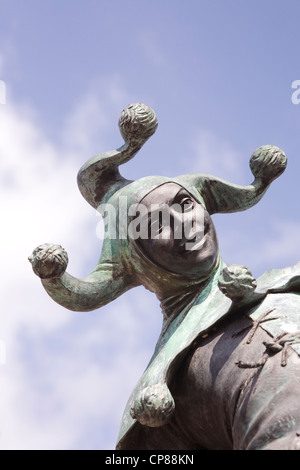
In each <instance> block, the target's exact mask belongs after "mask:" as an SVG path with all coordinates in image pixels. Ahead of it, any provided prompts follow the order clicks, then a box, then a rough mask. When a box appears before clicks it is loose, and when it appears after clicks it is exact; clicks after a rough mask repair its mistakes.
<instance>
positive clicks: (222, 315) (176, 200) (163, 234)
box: [30, 103, 300, 450]
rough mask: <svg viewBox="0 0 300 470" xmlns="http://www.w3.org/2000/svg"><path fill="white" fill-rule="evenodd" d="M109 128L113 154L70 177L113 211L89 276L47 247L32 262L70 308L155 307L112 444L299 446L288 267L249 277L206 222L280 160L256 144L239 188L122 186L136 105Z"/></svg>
mask: <svg viewBox="0 0 300 470" xmlns="http://www.w3.org/2000/svg"><path fill="white" fill-rule="evenodd" d="M119 126H120V130H121V134H122V136H123V138H124V140H125V143H124V145H123V146H122V147H121V148H119V149H117V150H115V151H111V152H106V153H103V154H100V155H97V156H95V157H94V158H92V159H91V160H89V161H88V162H87V163H86V164H85V165H83V167H82V168H81V169H80V171H79V174H78V185H79V189H80V191H81V193H82V195H83V196H84V198H85V199H86V200H87V201H88V202H89V203H90V204H91V205H92V206H93V207H94V208H97V209H99V210H100V211H102V213H103V215H105V212H106V210H107V209H109V208H113V217H110V218H106V217H105V223H106V237H105V239H104V242H103V247H102V252H101V256H100V259H99V262H98V264H97V265H96V267H95V269H94V270H93V272H92V273H91V274H90V275H89V276H88V277H87V278H85V279H82V280H80V279H76V278H74V277H73V276H71V275H70V274H68V273H67V272H66V268H67V263H68V257H67V254H66V252H65V250H64V249H63V248H62V247H60V246H58V245H50V244H46V245H41V246H40V247H38V248H37V249H36V250H34V252H33V254H32V255H31V257H30V261H31V263H32V267H33V270H34V272H35V273H36V274H37V275H38V276H39V277H40V278H41V279H42V283H43V286H44V288H45V289H46V291H47V292H48V294H49V295H50V296H51V297H52V298H53V299H54V300H55V301H56V302H58V303H59V304H61V305H62V306H64V307H66V308H68V309H71V310H75V311H76V310H77V311H88V310H93V309H97V308H99V307H101V306H103V305H105V304H106V303H108V302H110V301H112V300H113V299H115V298H116V297H118V296H119V295H121V294H122V293H124V292H126V291H127V290H128V289H131V288H133V287H135V286H138V285H144V286H145V287H146V288H147V289H149V290H151V291H152V292H154V293H155V294H156V295H157V297H158V299H159V300H160V302H161V309H162V313H163V326H162V332H161V335H160V337H159V339H158V341H157V345H156V348H155V351H154V354H153V356H152V358H151V360H150V362H149V365H148V367H147V368H146V370H145V372H144V374H143V376H142V377H141V379H140V381H139V382H138V384H137V386H136V388H135V390H134V391H133V393H132V396H131V397H130V399H129V401H128V405H127V407H126V409H125V412H124V416H123V420H122V423H121V429H120V435H119V439H118V443H117V449H157V450H163V449H232V450H234V449H241V450H242V449H296V448H298V447H299V445H300V444H299V437H298V436H299V430H300V410H299V406H298V401H299V400H298V397H299V391H300V359H299V356H298V355H300V347H299V346H300V334H299V330H300V318H299V317H300V315H299V314H300V297H299V292H300V263H298V264H295V265H294V266H292V267H290V268H286V269H284V270H272V271H268V272H267V273H265V274H264V275H263V276H261V277H260V278H259V279H257V280H256V279H254V278H253V276H252V274H251V272H250V271H249V270H248V268H247V267H245V266H237V265H230V266H226V265H225V263H224V262H223V260H222V258H221V256H220V253H219V248H218V241H217V236H216V231H215V228H214V225H213V222H212V219H211V217H210V216H211V215H212V214H214V213H218V212H219V213H221V212H223V213H228V212H235V211H241V210H245V209H248V208H250V207H252V206H253V205H254V204H256V203H257V202H258V201H259V200H260V199H261V198H262V197H263V195H264V194H265V192H266V190H267V189H268V187H269V185H270V183H271V182H272V181H273V180H275V179H276V178H277V177H278V176H280V174H282V172H283V171H284V170H285V167H286V156H285V154H284V152H283V151H282V150H280V149H279V148H278V147H275V146H271V145H266V146H262V147H259V148H258V149H257V150H256V151H255V152H254V153H253V155H252V156H251V159H250V168H251V171H252V173H253V176H254V181H253V182H252V184H250V185H249V186H245V187H244V186H238V185H235V184H231V183H229V182H227V181H224V180H222V179H220V178H217V177H214V176H211V175H204V174H191V175H183V176H179V177H177V178H172V179H170V178H166V177H159V176H152V177H145V178H141V179H139V180H137V181H129V180H127V179H125V178H123V177H122V176H121V175H120V173H119V166H120V165H121V164H123V163H126V162H127V161H128V160H130V159H131V158H133V157H134V156H135V155H136V153H137V152H138V151H139V150H140V149H141V147H142V146H143V145H144V143H145V142H146V141H147V140H148V138H149V137H150V136H151V135H152V134H153V133H154V132H155V130H156V128H157V119H156V116H155V113H154V111H153V110H152V109H151V108H149V107H148V106H146V105H143V104H141V103H136V104H134V105H130V106H128V107H127V108H125V109H124V111H123V112H122V114H121V118H120V121H119ZM133 209H134V210H133ZM154 215H155V217H154ZM166 221H167V222H166ZM133 234H135V236H133ZM136 235H137V236H136Z"/></svg>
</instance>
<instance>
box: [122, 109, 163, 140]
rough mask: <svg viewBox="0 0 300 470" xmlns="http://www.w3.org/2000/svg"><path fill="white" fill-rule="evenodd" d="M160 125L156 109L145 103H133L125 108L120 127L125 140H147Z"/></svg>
mask: <svg viewBox="0 0 300 470" xmlns="http://www.w3.org/2000/svg"><path fill="white" fill-rule="evenodd" d="M157 126H158V121H157V117H156V114H155V111H154V110H153V109H152V108H150V106H147V105H146V104H143V103H133V104H130V105H128V106H127V107H126V108H125V109H123V111H122V113H121V116H120V119H119V128H120V132H121V134H122V136H123V138H124V140H125V141H128V140H130V139H139V140H147V139H149V137H151V135H153V134H154V132H155V131H156V129H157Z"/></svg>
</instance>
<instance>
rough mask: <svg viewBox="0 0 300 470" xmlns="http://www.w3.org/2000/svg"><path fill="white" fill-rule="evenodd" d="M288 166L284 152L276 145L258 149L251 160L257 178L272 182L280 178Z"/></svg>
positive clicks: (251, 166)
mask: <svg viewBox="0 0 300 470" xmlns="http://www.w3.org/2000/svg"><path fill="white" fill-rule="evenodd" d="M286 165H287V158H286V155H285V153H284V151H283V150H281V149H280V148H278V147H276V146H275V145H263V146H261V147H259V148H257V149H256V150H255V151H254V152H253V154H252V156H251V158H250V168H251V171H252V173H253V175H254V176H255V178H260V179H262V180H265V181H267V182H270V183H271V182H272V181H273V180H274V179H276V178H277V177H278V176H280V175H281V174H282V173H283V172H284V170H285V168H286Z"/></svg>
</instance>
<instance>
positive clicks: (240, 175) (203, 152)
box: [189, 129, 249, 184]
mask: <svg viewBox="0 0 300 470" xmlns="http://www.w3.org/2000/svg"><path fill="white" fill-rule="evenodd" d="M190 147H191V153H192V154H193V155H195V157H194V160H193V161H192V162H191V163H189V165H190V164H191V165H192V167H191V168H190V170H189V171H190V172H191V173H195V172H197V173H207V174H214V175H216V176H218V177H220V178H222V179H229V180H231V181H232V179H233V176H234V181H232V182H233V183H237V184H243V182H244V181H245V174H247V167H246V166H245V158H244V157H242V156H241V154H240V152H239V151H238V150H236V149H235V148H233V147H232V145H231V144H230V143H228V142H226V141H222V140H221V139H220V138H219V137H218V136H216V135H215V134H214V132H213V131H211V130H208V129H199V130H198V131H197V132H195V134H194V136H193V138H192V139H191V144H190ZM248 183H249V182H248ZM248 183H247V184H248Z"/></svg>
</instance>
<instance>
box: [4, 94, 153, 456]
mask: <svg viewBox="0 0 300 470" xmlns="http://www.w3.org/2000/svg"><path fill="white" fill-rule="evenodd" d="M116 88H117V87H114V89H115V91H114V92H113V91H112V88H111V91H112V98H111V99H112V102H113V100H114V96H116V94H117V95H118V92H117V90H116ZM119 93H122V90H120V92H119ZM97 100H99V96H94V99H93V96H92V94H89V95H88V100H84V103H83V104H82V102H80V103H79V104H78V109H77V110H76V112H75V114H74V115H73V117H72V118H71V119H70V120H69V121H68V126H67V130H66V135H68V138H69V140H68V139H66V140H65V142H64V147H63V148H59V147H58V146H55V145H54V144H53V143H51V142H49V141H48V140H47V138H46V137H45V135H43V133H42V132H41V130H40V129H39V126H38V124H37V122H36V121H35V119H34V113H33V112H32V110H30V109H28V108H27V109H26V107H23V108H21V107H18V106H16V105H15V104H7V105H5V106H2V107H0V129H1V135H0V165H1V166H0V208H1V247H2V248H1V251H2V253H1V271H2V275H1V283H0V298H1V318H0V341H1V344H2V345H3V342H4V343H5V347H6V364H5V365H1V364H0V389H1V398H0V416H1V419H0V448H2V449H46V448H49V449H55V448H58V449H69V448H77V447H81V446H84V444H83V442H84V436H85V435H88V433H89V432H90V430H91V429H92V428H93V426H96V427H97V432H99V438H98V439H96V437H94V441H93V443H94V445H95V446H96V448H100V449H101V448H102V449H105V448H108V447H110V448H113V447H114V444H115V439H116V437H117V432H118V427H119V422H120V419H121V413H122V409H123V407H124V406H125V402H126V399H127V397H128V396H129V393H130V392H131V389H132V387H133V385H134V383H135V382H136V381H137V379H138V377H139V375H140V373H141V372H142V370H143V368H144V367H145V366H146V364H147V360H148V359H149V358H150V355H151V353H152V350H153V347H154V344H152V343H151V341H152V339H150V341H149V342H148V343H147V341H145V338H144V337H143V335H142V330H143V329H144V328H145V321H146V322H147V321H148V319H149V318H150V316H151V315H152V313H153V311H155V309H156V310H157V304H156V301H155V300H154V299H153V297H152V296H151V299H153V300H150V299H149V302H148V303H147V306H146V308H145V304H144V302H143V305H141V303H142V300H141V301H139V300H138V298H139V296H140V294H139V291H137V292H136V293H135V294H134V296H135V297H134V299H135V300H134V302H135V305H136V306H138V305H139V304H140V307H141V310H143V312H142V316H141V315H137V314H134V313H133V311H132V307H131V305H130V304H129V302H128V300H127V299H128V298H129V297H128V296H130V293H129V294H127V296H126V295H125V296H123V297H122V298H120V299H118V300H117V301H116V302H115V303H113V304H112V305H111V306H107V307H105V308H103V310H101V311H99V312H92V313H89V314H83V313H74V312H69V311H68V310H66V309H64V308H62V307H60V306H58V305H56V304H55V303H54V302H53V301H52V300H51V299H50V297H48V295H47V294H46V293H45V291H44V290H43V288H42V286H41V284H40V281H39V279H38V278H37V277H36V276H35V275H34V274H33V272H32V270H31V266H30V264H29V262H28V259H27V257H28V256H29V255H30V254H31V252H32V250H33V249H34V248H35V246H37V245H38V244H40V243H45V242H53V243H60V244H62V245H63V246H64V247H65V248H66V250H67V251H68V253H69V259H70V263H69V268H68V271H69V272H70V273H72V274H73V275H75V276H79V277H83V276H85V275H87V274H88V272H85V270H86V266H87V265H88V264H89V263H90V264H91V263H92V261H91V260H94V264H96V262H97V260H98V256H99V254H100V241H99V240H98V239H97V237H96V224H97V223H98V221H99V219H98V217H97V215H96V213H95V212H94V211H93V210H92V209H91V208H89V206H88V204H87V203H86V201H84V200H83V198H82V196H81V195H80V193H79V190H78V188H77V185H76V175H77V171H78V169H79V167H78V158H77V157H78V155H79V153H80V151H81V150H82V148H83V146H85V144H86V143H87V141H88V139H87V138H86V137H82V136H81V137H79V138H78V140H77V141H76V135H77V132H78V130H79V129H81V131H82V133H83V135H84V132H87V129H90V119H91V118H93V119H96V120H97V126H98V129H100V130H101V126H103V125H105V122H106V118H105V117H103V116H104V110H102V108H101V106H100V105H99V104H98V102H97ZM81 108H82V114H81V112H80V109H81ZM102 113H103V114H102ZM74 116H75V117H74ZM94 130H95V129H94V128H93V126H92V131H91V132H94ZM72 136H73V137H74V139H73V137H72ZM88 136H89V135H88ZM77 137H78V135H77ZM93 137H94V136H93V135H92V136H91V138H93ZM71 142H72V145H71ZM75 150H76V152H75V156H76V158H72V157H71V156H74V151H75ZM103 150H106V149H103ZM81 158H82V156H81ZM87 158H88V155H87V156H86V155H85V156H84V157H83V161H82V163H84V161H85V160H86V159H87ZM92 267H93V266H91V268H92ZM145 295H147V294H146V293H145V292H143V294H142V297H143V300H144V299H145ZM147 312H148V313H147ZM152 322H153V324H154V328H155V325H157V324H160V318H159V319H158V318H157V320H155V319H154V320H153V321H152ZM148 331H151V328H150V327H149V328H148ZM155 336H156V337H157V336H158V334H157V335H155ZM105 358H106V359H105ZM106 361H107V362H106ZM108 428H112V430H111V431H110V432H106V429H108Z"/></svg>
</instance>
